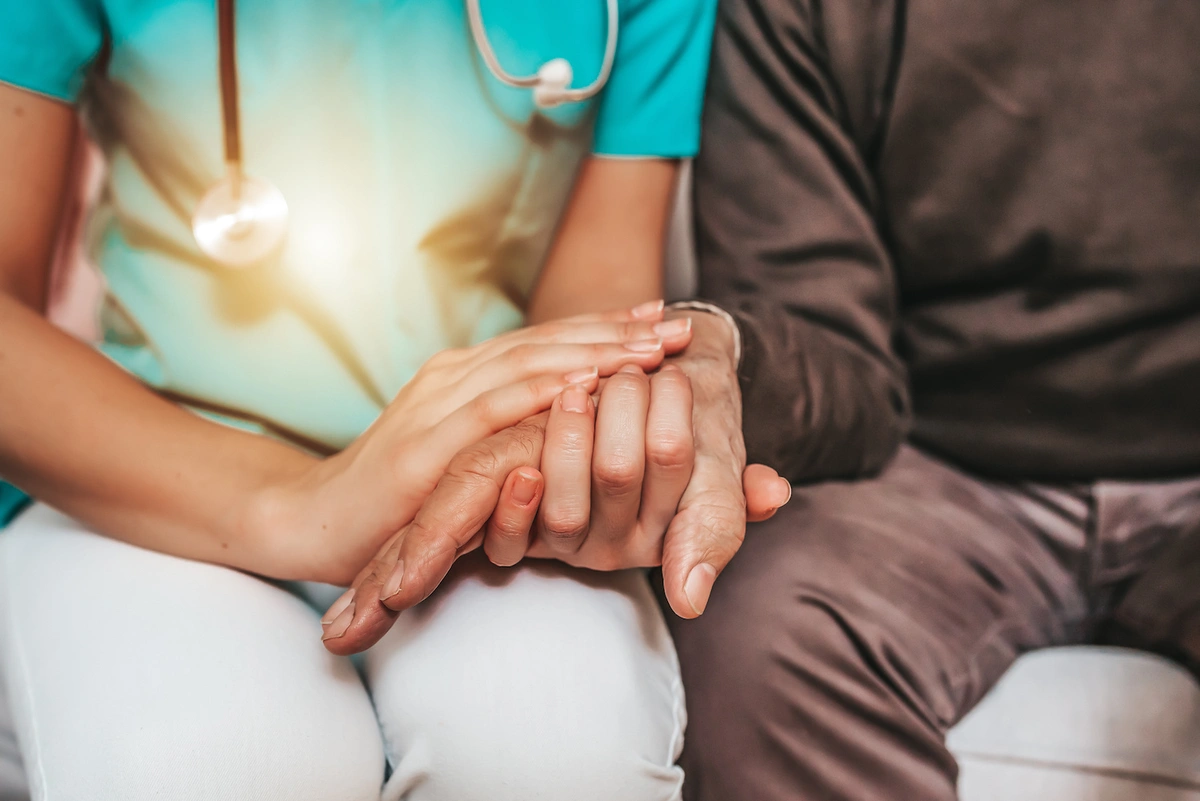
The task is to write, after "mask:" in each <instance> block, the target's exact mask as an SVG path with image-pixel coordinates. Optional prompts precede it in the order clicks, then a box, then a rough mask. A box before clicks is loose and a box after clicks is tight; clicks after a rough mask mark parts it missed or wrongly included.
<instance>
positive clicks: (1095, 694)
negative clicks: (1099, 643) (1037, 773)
mask: <svg viewBox="0 0 1200 801" xmlns="http://www.w3.org/2000/svg"><path fill="white" fill-rule="evenodd" d="M948 742H949V745H950V748H951V750H953V751H954V752H955V754H957V755H958V756H959V758H960V759H962V760H964V763H966V762H967V761H971V762H979V761H985V762H991V763H1004V762H1007V763H1010V764H1014V763H1016V764H1021V765H1026V766H1043V767H1047V768H1053V767H1059V768H1076V769H1082V770H1086V771H1088V772H1093V773H1096V774H1101V775H1108V776H1115V777H1125V778H1128V779H1137V780H1141V781H1147V780H1148V781H1154V782H1160V783H1167V784H1173V785H1178V786H1180V787H1181V788H1183V789H1188V790H1200V686H1198V685H1197V683H1196V681H1195V680H1194V679H1193V678H1192V676H1191V675H1190V674H1189V673H1187V672H1186V671H1184V670H1183V669H1182V668H1180V667H1178V666H1177V665H1175V664H1173V663H1171V662H1168V661H1166V660H1164V659H1161V658H1159V657H1156V656H1151V655H1148V654H1143V653H1138V652H1135V651H1127V650H1124V649H1119V648H1097V647H1076V648H1053V649H1048V650H1045V651H1039V652H1035V653H1032V654H1028V655H1026V656H1024V657H1022V658H1021V659H1019V660H1018V661H1017V663H1016V665H1014V666H1013V668H1012V670H1010V671H1009V672H1008V673H1007V674H1006V675H1005V677H1004V678H1003V679H1002V680H1001V681H1000V683H999V684H998V685H997V686H996V687H995V689H994V690H993V691H992V692H991V693H990V694H989V695H988V696H987V697H986V698H984V700H983V701H982V702H981V703H980V704H979V706H978V707H976V708H975V710H973V711H972V712H971V713H970V714H969V715H968V716H967V717H966V718H965V719H963V721H962V722H961V723H960V724H959V725H958V726H957V727H955V728H954V729H953V730H952V731H951V732H950V735H949V738H948ZM972 770H973V771H974V770H975V768H972ZM979 772H986V771H979ZM965 773H966V771H964V774H965Z"/></svg>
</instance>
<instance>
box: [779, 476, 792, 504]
mask: <svg viewBox="0 0 1200 801" xmlns="http://www.w3.org/2000/svg"><path fill="white" fill-rule="evenodd" d="M779 480H780V481H782V482H783V483H784V484H787V489H788V496H787V500H786V501H784V502H783V503H781V504H779V505H780V506H787V503H788V501H790V500H791V499H792V482H790V481H788V480H787V479H786V478H781V479H779Z"/></svg>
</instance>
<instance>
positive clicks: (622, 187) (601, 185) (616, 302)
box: [528, 156, 679, 323]
mask: <svg viewBox="0 0 1200 801" xmlns="http://www.w3.org/2000/svg"><path fill="white" fill-rule="evenodd" d="M678 170H679V162H678V161H675V160H671V159H651V158H646V159H617V158H604V157H600V156H591V157H589V158H588V159H587V160H586V161H584V163H583V166H582V168H581V169H580V171H579V176H578V178H577V179H576V182H575V187H574V190H573V191H572V193H571V198H570V201H569V202H568V204H567V208H566V210H565V212H564V214H563V218H562V220H561V222H560V224H559V228H558V234H557V236H556V238H555V241H554V244H553V246H552V247H551V249H550V254H549V256H548V257H547V259H546V264H545V265H544V266H543V268H542V273H541V276H540V277H539V278H538V283H537V287H536V288H535V289H534V292H533V297H532V298H531V300H530V303H529V309H528V320H529V322H530V323H539V322H543V321H545V320H553V319H556V318H559V317H568V316H570V315H573V314H580V313H584V312H596V311H608V310H611V309H620V308H624V307H627V306H631V305H633V304H636V303H640V302H642V301H646V300H654V299H657V298H661V297H662V295H663V258H664V251H665V249H666V239H667V223H668V221H669V218H670V212H671V203H672V200H673V198H674V195H675V178H676V174H677V173H678Z"/></svg>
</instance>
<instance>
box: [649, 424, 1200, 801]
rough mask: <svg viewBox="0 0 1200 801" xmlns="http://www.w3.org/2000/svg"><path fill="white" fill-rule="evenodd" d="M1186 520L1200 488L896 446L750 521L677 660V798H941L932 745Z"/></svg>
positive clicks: (1061, 638)
mask: <svg viewBox="0 0 1200 801" xmlns="http://www.w3.org/2000/svg"><path fill="white" fill-rule="evenodd" d="M1197 526H1200V479H1197V480H1188V481H1170V482H1155V483H1118V482H1100V483H1096V484H1088V485H1076V486H1055V487H1051V486H1044V485H1034V484H1018V485H1013V484H999V483H992V482H988V481H984V480H980V479H979V478H976V477H972V476H970V475H968V474H965V473H963V472H961V471H959V470H957V469H955V468H953V467H951V466H949V465H946V464H944V463H942V462H939V461H937V460H935V459H933V458H931V457H929V456H927V455H925V454H923V453H921V452H919V451H917V450H916V449H914V448H911V447H909V448H905V449H903V450H902V451H901V452H900V454H899V455H898V456H897V457H896V459H895V461H894V462H893V463H892V464H891V466H890V467H889V468H888V469H887V470H886V471H885V472H884V473H883V474H882V475H881V476H880V477H878V478H877V479H874V480H870V481H861V482H855V483H828V484H822V485H820V486H816V487H812V488H808V489H800V490H797V492H796V494H795V496H794V497H793V499H792V501H791V503H790V504H789V505H788V506H786V507H784V509H783V510H781V511H780V513H779V514H778V515H776V517H775V518H774V519H773V520H771V521H769V522H767V523H763V524H758V525H752V526H751V527H750V530H749V532H748V533H747V536H746V542H745V545H744V546H743V548H742V550H741V552H740V553H739V554H738V556H737V558H736V559H734V561H733V563H732V564H731V565H730V566H729V568H728V569H727V570H726V571H725V573H724V574H723V575H722V576H721V578H720V579H719V580H718V581H717V585H716V588H715V589H714V591H713V595H712V599H711V601H710V602H709V605H708V611H707V612H706V613H705V615H704V616H703V617H701V618H699V619H698V620H695V621H680V620H678V619H677V618H675V617H674V616H673V615H668V618H669V619H670V620H672V627H673V634H674V636H675V641H676V645H677V648H678V651H679V657H680V660H681V662H682V665H683V677H684V685H685V688H686V695H687V705H688V718H689V720H688V737H687V744H686V747H685V752H684V757H683V765H684V769H685V773H686V776H687V779H686V786H685V798H687V799H688V801H741V800H742V799H752V800H753V801H784V799H786V800H787V801H798V799H814V800H816V799H820V801H913V799H920V800H921V801H951V800H952V799H954V798H956V792H955V781H956V777H957V768H956V765H955V762H954V758H953V757H952V756H951V754H950V753H949V751H948V750H947V749H946V746H945V742H944V734H945V732H946V730H947V729H948V728H949V727H950V726H952V725H953V724H954V723H955V722H956V721H958V720H959V719H960V718H961V717H962V716H963V715H965V714H966V713H967V711H969V710H970V709H971V707H972V706H973V705H974V704H975V703H976V702H977V701H978V700H979V699H980V698H981V697H982V696H983V695H984V694H985V693H986V692H987V691H988V689H989V688H990V687H991V686H992V685H993V684H994V683H995V682H996V681H997V680H998V679H999V678H1000V676H1001V674H1003V673H1004V671H1005V670H1006V669H1007V668H1008V667H1009V665H1010V664H1012V662H1013V660H1014V659H1015V658H1016V657H1017V656H1018V655H1019V654H1021V653H1022V652H1024V651H1028V650H1031V649H1034V648H1041V647H1045V646H1051V645H1064V644H1070V643H1079V642H1085V641H1088V640H1090V639H1092V638H1094V637H1095V636H1096V634H1097V632H1098V631H1099V630H1100V627H1101V626H1102V625H1103V624H1104V622H1105V620H1106V618H1107V616H1108V615H1109V614H1110V612H1111V610H1112V608H1113V604H1114V602H1115V601H1116V600H1117V599H1118V598H1119V597H1120V594H1121V593H1122V591H1123V590H1124V589H1125V588H1126V587H1127V586H1128V584H1129V582H1130V580H1131V579H1132V578H1133V577H1134V576H1136V575H1137V574H1138V573H1139V572H1140V571H1141V570H1143V569H1145V566H1146V564H1147V563H1148V562H1149V560H1150V559H1152V558H1153V556H1154V555H1155V554H1156V553H1158V552H1159V551H1160V550H1161V549H1162V547H1163V546H1164V545H1165V544H1167V543H1168V542H1170V541H1171V540H1173V539H1174V538H1176V537H1178V536H1180V535H1181V534H1183V533H1184V532H1187V531H1190V530H1194V529H1195V528H1196V527H1197Z"/></svg>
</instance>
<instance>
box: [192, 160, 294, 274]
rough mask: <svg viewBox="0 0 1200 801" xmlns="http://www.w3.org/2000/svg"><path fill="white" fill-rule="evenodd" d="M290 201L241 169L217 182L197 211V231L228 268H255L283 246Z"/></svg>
mask: <svg viewBox="0 0 1200 801" xmlns="http://www.w3.org/2000/svg"><path fill="white" fill-rule="evenodd" d="M287 219H288V206H287V201H286V200H284V199H283V193H282V192H280V191H279V189H277V188H276V187H275V185H274V184H271V183H269V182H267V181H262V180H259V179H257V178H251V177H249V176H246V175H242V174H239V173H238V171H237V170H236V169H231V170H230V171H229V173H228V174H227V175H226V176H225V178H223V179H222V180H221V181H219V182H218V183H216V184H214V185H213V186H212V188H210V189H209V190H208V191H207V192H205V193H204V197H202V198H201V199H200V203H199V205H198V206H196V211H195V213H194V214H193V215H192V233H193V234H194V235H195V237H196V244H197V245H199V246H200V250H202V251H203V252H204V254H205V255H207V256H208V257H210V258H212V259H213V260H215V261H217V262H218V263H220V264H224V265H227V266H229V267H235V268H237V267H251V266H253V265H255V264H258V263H260V262H262V261H264V260H266V259H267V258H268V257H269V256H271V255H272V254H274V253H275V252H277V251H278V250H280V248H281V247H282V246H283V241H284V238H285V237H286V236H287Z"/></svg>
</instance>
